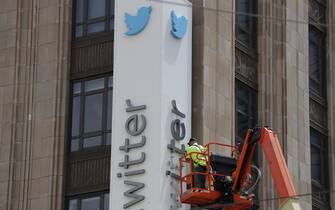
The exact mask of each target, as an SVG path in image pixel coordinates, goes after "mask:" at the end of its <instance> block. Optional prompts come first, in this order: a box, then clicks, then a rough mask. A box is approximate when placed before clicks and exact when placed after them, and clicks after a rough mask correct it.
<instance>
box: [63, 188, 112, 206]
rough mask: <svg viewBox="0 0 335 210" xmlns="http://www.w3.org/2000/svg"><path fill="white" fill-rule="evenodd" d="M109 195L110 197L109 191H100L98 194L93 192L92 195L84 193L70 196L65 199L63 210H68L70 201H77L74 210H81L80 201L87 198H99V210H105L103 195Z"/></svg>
mask: <svg viewBox="0 0 335 210" xmlns="http://www.w3.org/2000/svg"><path fill="white" fill-rule="evenodd" d="M106 194H109V196H110V192H109V191H100V192H93V193H85V194H78V195H74V196H70V197H67V199H66V209H65V210H69V208H70V201H71V200H75V199H76V200H77V207H76V209H75V210H81V201H82V200H83V199H87V198H93V197H99V198H100V201H99V209H101V210H106V209H105V208H104V207H105V204H104V201H105V195H106ZM108 209H109V207H108Z"/></svg>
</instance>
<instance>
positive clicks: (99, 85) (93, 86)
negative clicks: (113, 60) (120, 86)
mask: <svg viewBox="0 0 335 210" xmlns="http://www.w3.org/2000/svg"><path fill="white" fill-rule="evenodd" d="M104 87H105V78H100V79H95V80H88V81H86V82H85V92H89V91H94V90H101V89H103V88H104Z"/></svg>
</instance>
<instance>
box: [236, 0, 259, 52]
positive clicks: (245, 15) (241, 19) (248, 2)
mask: <svg viewBox="0 0 335 210" xmlns="http://www.w3.org/2000/svg"><path fill="white" fill-rule="evenodd" d="M256 3H257V1H256V0H236V12H237V15H236V38H237V40H239V41H242V42H243V43H244V44H246V45H247V46H249V47H251V48H255V46H256V36H255V32H256V18H255V17H253V16H252V15H250V14H256Z"/></svg>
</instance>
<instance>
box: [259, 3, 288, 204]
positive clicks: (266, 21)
mask: <svg viewBox="0 0 335 210" xmlns="http://www.w3.org/2000/svg"><path fill="white" fill-rule="evenodd" d="M258 4H259V5H258V14H259V15H260V16H267V17H273V18H274V19H271V18H258V34H259V36H258V49H259V50H258V51H259V56H258V57H259V60H258V64H259V65H258V69H259V71H258V73H259V74H258V75H259V76H258V79H259V82H258V84H259V92H258V99H259V106H258V110H259V125H262V126H269V127H270V128H272V129H273V130H274V131H275V132H276V133H277V134H278V136H279V140H280V141H281V142H280V143H281V146H282V148H283V150H284V151H283V152H284V153H285V154H286V153H287V151H286V150H287V148H286V139H285V138H286V105H285V101H286V100H285V97H286V91H285V86H286V82H285V81H286V75H285V73H286V68H285V63H286V58H285V55H286V54H285V51H284V48H285V42H286V39H285V37H286V36H285V33H286V30H285V22H284V17H285V12H286V6H285V4H284V2H283V1H282V0H279V1H272V0H261V1H258ZM259 155H260V157H262V158H260V162H259V164H260V167H261V169H262V172H263V176H262V179H261V182H260V187H259V193H260V194H259V197H260V198H262V199H267V198H268V199H270V198H274V197H276V195H277V194H276V189H275V187H274V185H273V181H272V177H271V173H270V171H269V169H268V163H267V162H266V160H265V157H264V155H263V152H262V151H261V150H260V153H259ZM260 206H261V208H263V209H278V206H279V202H278V201H277V200H269V201H266V202H261V203H260Z"/></svg>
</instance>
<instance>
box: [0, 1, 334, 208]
mask: <svg viewBox="0 0 335 210" xmlns="http://www.w3.org/2000/svg"><path fill="white" fill-rule="evenodd" d="M96 2H98V3H96V4H97V5H100V6H101V5H103V8H108V9H105V10H104V12H103V14H100V15H99V11H100V10H99V8H94V9H93V10H92V11H91V10H90V9H89V8H90V6H91V4H90V1H89V0H84V1H81V0H77V1H72V0H2V1H1V7H0V210H19V209H20V210H21V209H25V210H35V209H36V210H46V209H50V210H61V209H64V210H67V209H71V210H72V209H76V210H79V209H80V208H81V207H82V206H84V204H85V202H86V204H87V203H90V204H89V205H95V204H94V203H95V201H97V202H98V203H99V204H97V205H99V206H100V207H101V208H100V209H107V208H106V204H105V203H106V202H107V199H106V197H108V189H109V180H108V177H109V164H110V154H108V153H109V150H110V146H109V144H110V143H109V142H108V137H109V135H110V132H111V131H110V129H109V125H108V122H107V121H108V119H109V117H108V116H109V114H110V113H109V110H108V107H107V108H106V106H107V104H108V101H109V100H110V97H111V91H112V84H110V78H111V77H112V75H113V63H112V61H113V38H112V37H113V18H114V15H113V0H106V1H101V0H99V1H96ZM192 2H193V4H194V6H193V11H194V14H193V85H192V86H193V100H192V103H193V108H192V109H193V110H192V111H193V112H192V135H193V136H195V137H197V138H199V139H203V141H204V143H205V142H208V141H210V140H220V141H223V142H225V143H229V144H234V143H235V141H239V140H241V136H243V134H244V133H243V132H245V128H246V127H250V126H255V125H261V126H263V125H266V126H269V127H271V128H272V129H273V130H275V131H276V132H277V133H278V134H279V137H280V139H281V144H282V147H283V150H284V154H285V158H286V160H287V163H288V167H289V170H290V174H291V176H292V178H293V182H294V184H295V187H296V189H297V191H298V193H299V194H307V195H304V196H302V197H301V198H300V201H301V204H302V208H303V209H305V210H309V209H310V210H312V209H334V208H335V199H334V198H335V197H334V193H317V192H319V191H327V190H330V191H331V190H333V189H335V187H334V186H335V175H334V168H335V145H334V142H335V82H334V81H335V73H334V71H332V68H333V67H334V65H335V64H334V60H335V53H333V51H334V49H335V42H334V40H335V35H334V24H335V3H334V2H332V1H330V0H289V1H285V0H276V1H275V0H258V1H256V0H249V1H248V0H209V1H208V0H207V1H204V0H193V1H192ZM81 3H82V4H81ZM82 5H84V6H82ZM309 5H310V6H309ZM100 9H101V8H100ZM100 12H101V11H100ZM236 12H237V13H236ZM97 14H98V15H97ZM246 14H248V15H246ZM250 14H251V15H250ZM100 23H101V24H100ZM99 24H100V25H99ZM102 25H103V26H102ZM99 27H100V28H99ZM315 43H316V44H315ZM317 46H319V47H317ZM101 55H104V56H101ZM315 58H317V59H316V60H315ZM312 70H313V71H312ZM99 82H101V84H100V83H99ZM92 84H93V86H92ZM99 84H100V85H102V86H101V87H98V86H99ZM90 85H91V86H90ZM78 87H80V88H79V89H78ZM86 87H91V88H93V89H89V88H88V89H86ZM94 88H96V89H94ZM318 90H319V91H318ZM100 96H101V101H103V102H104V103H103V104H104V105H102V104H99V105H96V104H93V105H92V104H90V101H89V97H100ZM96 99H97V98H95V101H97V100H96ZM78 101H79V102H78ZM101 103H102V102H101ZM100 105H101V113H102V114H103V116H107V117H103V116H102V115H101V116H100V117H101V119H100V118H98V120H101V121H102V124H101V126H100V128H94V129H96V130H94V129H93V127H90V126H92V125H87V130H86V127H85V126H86V122H85V119H84V118H85V116H86V115H87V116H90V113H91V112H90V109H88V108H87V109H86V111H85V109H84V110H83V107H85V106H86V107H96V106H98V107H100ZM76 107H77V108H76ZM78 107H79V108H78ZM77 109H78V110H79V111H78V112H77ZM245 110H247V111H245ZM76 114H77V115H76ZM76 117H78V121H76V120H75V119H76ZM94 117H95V116H94ZM75 128H76V129H77V130H76V129H75ZM92 129H93V130H94V132H93V131H92ZM76 132H77V134H75V133H76ZM311 134H312V135H311ZM92 138H95V139H93V140H92ZM88 139H89V140H88ZM86 141H87V142H88V143H86ZM97 145H98V146H99V148H98V149H97V148H95V147H96V146H97ZM311 160H313V161H311ZM256 161H257V164H258V165H259V167H260V169H261V170H262V171H263V178H262V181H261V183H260V186H259V188H258V195H257V196H258V198H259V199H260V201H259V202H258V205H259V209H266V210H268V209H273V210H275V209H278V201H277V200H276V199H271V198H275V197H276V193H275V189H274V186H273V183H272V180H271V178H270V173H269V171H268V169H267V166H266V162H265V160H264V157H263V156H262V153H261V152H260V151H259V152H258V155H257V159H256ZM97 171H98V173H99V172H101V173H99V174H100V175H101V177H99V178H98V179H96V180H91V179H89V178H88V177H89V176H97V174H98V173H97ZM82 174H86V175H87V176H86V177H85V176H81V175H82ZM79 177H80V178H79ZM311 192H313V196H312V194H310V193H311ZM94 199H95V200H94ZM267 199H270V200H267ZM312 206H313V207H312Z"/></svg>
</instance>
